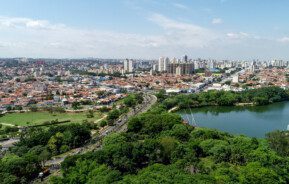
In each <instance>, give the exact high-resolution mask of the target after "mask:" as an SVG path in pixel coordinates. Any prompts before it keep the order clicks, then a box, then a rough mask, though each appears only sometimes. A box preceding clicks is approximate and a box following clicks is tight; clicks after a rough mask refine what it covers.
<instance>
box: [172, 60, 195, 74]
mask: <svg viewBox="0 0 289 184" xmlns="http://www.w3.org/2000/svg"><path fill="white" fill-rule="evenodd" d="M168 73H170V74H175V75H190V74H193V73H194V63H170V64H169V65H168Z"/></svg>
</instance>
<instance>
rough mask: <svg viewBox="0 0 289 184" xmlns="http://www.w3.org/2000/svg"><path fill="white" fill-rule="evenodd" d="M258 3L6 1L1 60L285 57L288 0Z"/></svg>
mask: <svg viewBox="0 0 289 184" xmlns="http://www.w3.org/2000/svg"><path fill="white" fill-rule="evenodd" d="M260 2H261V1H258V0H255V1H248V0H247V1H233V0H211V1H206V2H204V1H200V0H196V1H173V0H172V1H151V0H141V1H134V0H123V1H109V2H103V1H101V2H94V1H91V0H87V1H85V2H79V1H74V0H73V1H67V0H63V1H61V2H58V1H41V3H40V2H38V1H35V0H28V1H23V0H12V1H9V2H3V3H2V6H1V7H0V12H1V13H0V53H1V54H0V57H37V58H86V57H95V58H119V59H124V58H143V59H157V58H159V57H160V56H167V57H170V58H172V57H181V56H182V55H184V54H188V55H189V56H190V57H191V58H214V59H237V60H238V59H242V60H253V59H265V60H270V59H284V60H288V59H289V56H288V55H287V51H288V49H289V25H288V24H287V23H286V20H285V18H284V17H286V16H288V13H287V12H286V7H288V5H289V2H286V1H278V2H274V3H273V2H272V1H269V0H266V1H262V3H260ZM68 10H69V11H68ZM277 10H278V11H277ZM79 12H81V13H79Z"/></svg>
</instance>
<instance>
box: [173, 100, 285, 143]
mask: <svg viewBox="0 0 289 184" xmlns="http://www.w3.org/2000/svg"><path fill="white" fill-rule="evenodd" d="M178 113H179V114H181V116H182V117H183V118H184V119H186V120H189V121H192V117H191V114H192V113H193V114H194V118H195V120H196V121H197V124H198V126H202V127H209V128H216V129H219V130H223V131H227V132H230V133H235V134H245V135H248V136H252V137H264V135H265V133H267V132H270V131H273V130H277V129H279V130H285V129H286V127H287V125H288V124H289V102H285V103H275V104H271V105H267V106H257V107H253V106H250V107H202V108H193V109H187V110H182V111H179V112H178Z"/></svg>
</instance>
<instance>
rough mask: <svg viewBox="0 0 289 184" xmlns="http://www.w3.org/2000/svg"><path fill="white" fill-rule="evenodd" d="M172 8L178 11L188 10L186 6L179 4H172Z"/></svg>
mask: <svg viewBox="0 0 289 184" xmlns="http://www.w3.org/2000/svg"><path fill="white" fill-rule="evenodd" d="M173 6H174V7H176V8H179V9H183V10H187V9H189V8H188V7H187V6H186V5H183V4H180V3H173Z"/></svg>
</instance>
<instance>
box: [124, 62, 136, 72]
mask: <svg viewBox="0 0 289 184" xmlns="http://www.w3.org/2000/svg"><path fill="white" fill-rule="evenodd" d="M123 70H124V72H126V73H132V72H133V71H134V67H133V60H132V59H126V60H124V61H123Z"/></svg>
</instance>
